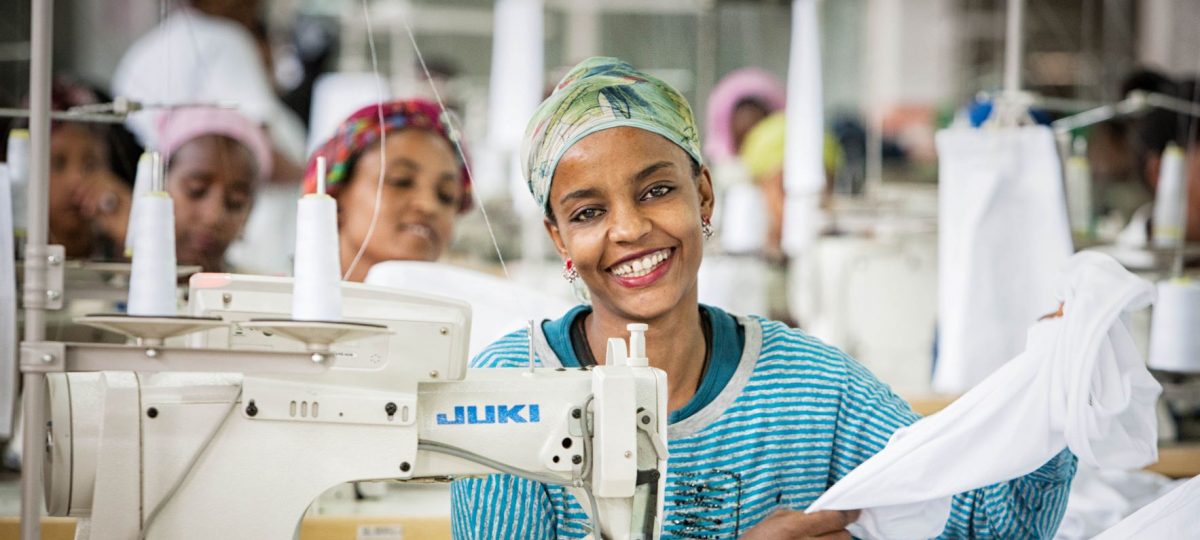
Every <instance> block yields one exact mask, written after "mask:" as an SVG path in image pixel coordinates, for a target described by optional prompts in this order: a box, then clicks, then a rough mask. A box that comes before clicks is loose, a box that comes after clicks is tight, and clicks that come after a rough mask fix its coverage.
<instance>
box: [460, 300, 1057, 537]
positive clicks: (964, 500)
mask: <svg viewBox="0 0 1200 540" xmlns="http://www.w3.org/2000/svg"><path fill="white" fill-rule="evenodd" d="M755 321H756V322H757V323H758V324H761V326H762V335H763V343H762V352H761V353H760V355H759V358H758V361H757V364H756V365H755V367H754V370H753V373H752V374H751V376H750V379H749V381H748V382H747V383H746V385H745V387H744V388H743V389H742V391H741V393H740V395H738V396H737V397H736V399H734V400H733V402H732V404H731V405H730V406H729V408H728V409H727V410H726V411H725V412H724V413H723V414H721V415H720V417H718V418H717V419H716V420H715V421H713V422H712V423H711V424H709V425H707V426H705V427H703V428H702V429H699V430H697V431H696V432H695V433H693V434H692V435H690V436H687V437H685V438H681V439H673V440H671V441H669V447H670V452H671V456H670V460H669V463H668V472H667V493H666V511H665V516H664V519H663V538H670V539H674V538H694V539H711V540H716V539H733V538H737V537H738V536H740V535H741V534H743V533H745V532H746V531H747V530H748V529H749V528H751V527H753V526H754V525H755V524H756V523H758V522H759V521H761V520H763V519H764V518H766V517H767V516H768V515H770V514H771V513H772V512H774V511H775V510H778V509H782V508H790V509H797V510H800V509H804V508H807V507H808V506H809V505H810V504H812V502H813V501H815V500H816V499H817V497H819V496H820V495H821V494H822V493H823V492H824V491H825V490H826V489H827V488H828V487H829V486H831V485H833V483H834V482H837V481H838V480H839V479H840V478H842V477H843V476H845V475H846V474H847V473H849V472H850V471H851V470H853V469H854V468H855V467H856V466H858V464H860V463H862V462H863V461H864V460H866V459H867V458H869V457H870V456H872V455H874V454H875V453H877V452H879V450H881V449H882V448H883V447H884V446H885V445H886V444H887V441H888V438H889V437H890V436H891V434H892V433H893V432H895V431H896V430H897V429H899V428H900V427H902V426H906V425H908V424H911V423H913V422H914V421H916V420H917V418H918V416H917V415H916V413H914V412H913V411H912V409H911V408H910V407H909V406H908V404H907V403H906V402H904V400H902V399H900V398H899V397H898V396H897V395H896V394H895V393H893V392H892V391H891V389H890V388H889V387H888V386H887V385H885V384H883V383H882V382H880V381H879V380H878V379H876V378H875V376H874V375H872V374H871V373H870V372H869V371H868V370H867V369H866V368H864V367H863V366H862V365H860V364H859V363H858V362H856V361H854V360H853V359H851V358H850V357H848V356H847V355H845V354H844V353H842V352H841V351H839V350H837V349H835V348H833V347H830V346H829V345H826V344H824V343H822V342H821V341H819V340H817V339H816V338H813V337H811V336H809V335H807V334H805V333H803V332H802V331H799V330H796V329H792V328H788V327H787V326H785V325H783V324H781V323H778V322H774V321H766V320H761V319H755ZM528 350H529V349H528V342H527V335H526V332H525V331H524V330H521V331H518V332H514V333H513V334H510V335H508V336H506V337H504V338H502V339H501V340H500V341H498V342H496V343H494V344H493V345H491V346H490V347H489V348H488V349H487V350H485V351H484V352H483V353H481V354H480V355H479V357H478V358H476V359H475V361H474V362H473V365H474V366H475V367H486V368H520V367H522V366H525V365H527V362H528ZM1075 464H1076V460H1075V457H1074V456H1073V455H1072V454H1071V453H1070V452H1068V451H1066V450H1064V451H1063V452H1062V453H1060V454H1059V455H1058V456H1056V457H1055V458H1053V459H1051V460H1050V461H1049V462H1048V463H1046V464H1045V465H1044V466H1042V467H1041V468H1040V469H1038V470H1037V471H1035V472H1033V473H1031V474H1029V475H1027V476H1025V477H1022V478H1018V479H1015V480H1012V481H1010V482H1005V483H1001V484H996V485H992V486H988V487H985V488H982V489H978V490H975V491H971V492H967V493H962V494H959V495H957V496H956V497H955V498H954V505H953V508H952V511H951V516H950V520H949V521H948V522H947V526H946V530H945V532H944V533H943V535H942V538H1050V537H1052V536H1053V534H1054V532H1055V530H1057V528H1058V525H1059V522H1060V521H1061V520H1062V516H1063V513H1064V511H1065V510H1066V502H1067V495H1068V492H1069V489H1070V484H1071V479H1072V477H1073V476H1074V473H1075ZM451 492H452V496H453V507H452V530H453V534H454V538H456V539H463V540H467V539H521V540H525V539H577V538H583V537H584V536H586V534H587V523H588V520H587V516H586V514H585V513H584V512H583V507H582V506H580V504H579V502H578V501H576V500H575V498H574V497H572V496H571V495H569V494H568V493H566V492H565V491H564V490H563V489H562V488H559V487H555V486H545V485H542V484H539V483H536V482H532V481H529V480H524V479H520V478H515V477H512V476H508V475H493V476H489V477H486V478H477V479H464V480H459V481H456V482H454V484H453V486H452V487H451Z"/></svg>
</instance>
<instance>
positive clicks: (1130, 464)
mask: <svg viewBox="0 0 1200 540" xmlns="http://www.w3.org/2000/svg"><path fill="white" fill-rule="evenodd" d="M1057 289H1058V298H1059V299H1060V300H1061V301H1062V302H1063V303H1064V307H1063V313H1064V314H1063V317H1062V318H1061V319H1051V320H1046V321H1042V322H1039V323H1037V324H1035V325H1034V326H1033V327H1032V328H1031V329H1030V330H1029V337H1028V341H1027V343H1026V349H1025V352H1024V353H1023V354H1021V355H1020V356H1018V357H1016V358H1014V359H1012V360H1011V361H1010V362H1008V363H1007V364H1005V365H1004V366H1002V367H1001V368H1000V369H998V370H997V371H996V372H995V373H994V374H993V375H992V376H991V377H988V378H987V379H986V380H985V381H983V382H982V383H980V384H979V385H978V386H976V387H975V388H972V389H971V390H970V391H969V392H967V393H966V394H965V395H963V396H962V397H961V398H959V399H958V400H956V401H955V402H954V403H952V404H950V406H948V407H946V408H945V409H944V410H942V411H941V412H939V413H937V414H934V415H932V416H930V417H927V418H924V419H922V420H920V421H918V422H917V423H915V424H913V425H911V426H908V427H906V428H902V429H900V430H899V431H897V432H896V433H895V434H894V435H892V438H891V440H890V441H888V445H887V446H886V447H885V448H884V449H883V450H882V451H881V452H879V453H878V454H876V455H875V456H873V457H872V458H870V459H868V460H867V461H865V462H863V464H862V465H859V466H858V468H856V469H855V470H854V471H852V472H851V473H850V474H848V475H847V476H846V477H844V478H843V479H842V480H841V481H840V482H838V483H837V484H835V485H834V486H833V487H831V488H830V489H829V490H828V491H827V492H826V493H825V494H824V495H822V496H821V498H819V499H818V500H817V501H816V502H815V503H813V505H812V506H811V507H810V508H809V509H808V511H810V512H814V511H818V510H853V509H862V510H863V513H862V516H861V517H860V518H859V520H858V522H857V523H855V524H854V525H852V526H851V528H850V532H851V533H852V534H854V535H855V536H857V537H860V538H864V539H868V540H869V539H874V538H893V539H895V538H931V537H934V536H937V535H938V534H940V533H941V531H942V529H943V528H944V527H945V523H946V520H947V519H948V518H949V515H950V499H951V497H952V496H953V495H955V494H958V493H962V492H965V491H969V490H972V489H977V488H980V487H983V486H987V485H991V484H994V483H997V482H1003V481H1007V480H1011V479H1014V478H1018V477H1020V476H1024V475H1026V474H1029V473H1031V472H1033V471H1035V470H1037V469H1038V468H1039V467H1040V466H1042V465H1043V464H1045V463H1046V462H1047V461H1049V460H1050V459H1051V458H1052V457H1054V456H1055V455H1056V454H1058V453H1059V452H1061V451H1062V450H1063V449H1064V448H1070V450H1071V452H1073V453H1074V454H1075V455H1076V456H1078V457H1079V461H1080V463H1082V464H1085V465H1091V466H1096V467H1111V468H1135V467H1141V466H1144V465H1146V464H1149V463H1153V462H1155V461H1156V460H1157V459H1158V446H1157V439H1158V437H1157V424H1156V422H1155V416H1154V405H1155V402H1156V400H1157V398H1158V395H1159V393H1160V392H1161V390H1162V388H1161V387H1160V386H1159V385H1158V383H1157V382H1156V381H1155V380H1154V378H1153V377H1152V376H1151V375H1150V373H1149V372H1148V371H1147V370H1146V367H1145V364H1144V362H1143V360H1142V358H1141V355H1140V354H1139V352H1138V349H1137V347H1136V345H1135V344H1134V342H1133V339H1132V337H1131V336H1130V333H1129V329H1128V327H1127V325H1128V322H1127V317H1126V316H1125V313H1126V312H1129V311H1133V310H1137V309H1142V308H1145V307H1146V306H1148V305H1149V304H1150V303H1151V302H1152V301H1153V299H1154V288H1153V287H1152V286H1151V285H1150V284H1149V283H1148V282H1146V281H1145V280H1142V279H1140V278H1137V277H1135V276H1134V275H1133V274H1130V273H1129V272H1127V271H1126V270H1125V269H1124V268H1122V267H1121V265H1120V264H1118V263H1117V262H1116V261H1115V260H1113V259H1112V258H1111V257H1108V256H1106V255H1101V254H1098V253H1092V252H1084V253H1080V254H1077V255H1075V256H1074V257H1072V258H1071V260H1070V261H1069V262H1068V264H1067V267H1066V269H1065V270H1064V272H1063V274H1062V276H1061V279H1060V284H1059V286H1058V288H1057ZM885 531H886V534H885Z"/></svg>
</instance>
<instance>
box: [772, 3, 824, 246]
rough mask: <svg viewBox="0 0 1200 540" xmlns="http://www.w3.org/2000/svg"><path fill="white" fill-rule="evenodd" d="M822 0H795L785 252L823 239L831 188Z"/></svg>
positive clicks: (786, 160)
mask: <svg viewBox="0 0 1200 540" xmlns="http://www.w3.org/2000/svg"><path fill="white" fill-rule="evenodd" d="M818 7H819V6H818V5H817V0H792V44H791V48H790V49H789V51H788V82H787V103H788V107H787V111H786V113H785V114H786V115H787V133H786V136H785V138H784V143H785V144H786V146H787V153H786V154H785V156H784V162H783V182H784V186H783V189H784V191H785V192H786V193H787V195H786V200H785V202H784V212H783V215H784V218H783V219H784V222H783V223H784V226H783V238H782V244H783V250H784V251H786V252H787V253H788V254H790V255H793V256H798V255H800V253H802V252H803V251H805V250H807V249H808V247H809V246H810V245H811V244H812V241H813V240H814V239H815V238H816V237H817V232H818V229H819V227H820V225H819V224H820V222H821V219H820V212H821V209H820V205H819V202H820V194H821V192H822V191H823V190H824V189H825V162H824V155H825V109H824V102H823V101H822V97H821V80H822V79H821V36H820V24H821V15H820V11H819V9H818Z"/></svg>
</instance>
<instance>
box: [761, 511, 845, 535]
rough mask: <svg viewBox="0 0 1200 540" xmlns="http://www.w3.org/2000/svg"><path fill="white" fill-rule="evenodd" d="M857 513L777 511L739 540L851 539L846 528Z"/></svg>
mask: <svg viewBox="0 0 1200 540" xmlns="http://www.w3.org/2000/svg"><path fill="white" fill-rule="evenodd" d="M858 512H859V511H858V510H853V511H841V510H830V511H825V512H813V513H811V514H806V513H804V512H803V511H800V510H777V511H775V513H774V514H771V515H769V516H767V519H764V520H762V521H761V522H759V523H758V525H755V526H754V527H752V528H751V529H750V530H749V531H746V534H743V535H742V538H741V540H768V539H769V540H800V539H804V538H820V539H822V540H824V539H841V538H844V539H846V540H850V533H849V532H846V526H847V525H850V524H851V523H854V520H856V519H858Z"/></svg>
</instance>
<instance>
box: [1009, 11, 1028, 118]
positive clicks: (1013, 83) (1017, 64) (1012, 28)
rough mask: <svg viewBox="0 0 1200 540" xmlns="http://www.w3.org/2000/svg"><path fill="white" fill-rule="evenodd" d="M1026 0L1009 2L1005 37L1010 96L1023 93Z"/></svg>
mask: <svg viewBox="0 0 1200 540" xmlns="http://www.w3.org/2000/svg"><path fill="white" fill-rule="evenodd" d="M1024 12H1025V0H1008V17H1007V26H1006V29H1005V36H1004V92H1005V93H1007V94H1009V95H1010V96H1012V95H1014V94H1016V93H1017V92H1020V91H1021V50H1022V45H1023V42H1022V40H1021V37H1022V35H1021V30H1022V28H1021V27H1022V23H1023V22H1024Z"/></svg>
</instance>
